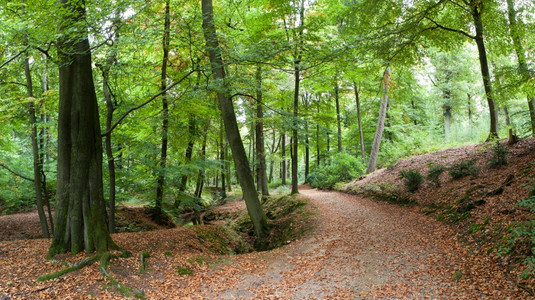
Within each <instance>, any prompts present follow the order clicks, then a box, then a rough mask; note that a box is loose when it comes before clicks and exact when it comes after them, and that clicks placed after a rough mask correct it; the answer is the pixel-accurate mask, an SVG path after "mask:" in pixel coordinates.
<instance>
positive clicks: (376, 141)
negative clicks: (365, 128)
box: [366, 68, 390, 173]
mask: <svg viewBox="0 0 535 300" xmlns="http://www.w3.org/2000/svg"><path fill="white" fill-rule="evenodd" d="M389 86H390V68H387V69H386V70H385V72H384V74H383V99H382V101H381V108H380V110H379V119H378V120H377V128H376V130H375V136H374V137H373V144H372V150H371V152H370V161H369V162H368V168H367V170H366V173H371V172H373V171H375V165H376V163H377V155H378V154H379V147H380V146H381V137H382V136H383V130H384V128H385V118H386V108H387V107H388V93H389V91H388V89H389Z"/></svg>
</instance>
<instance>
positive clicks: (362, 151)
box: [353, 81, 366, 161]
mask: <svg viewBox="0 0 535 300" xmlns="http://www.w3.org/2000/svg"><path fill="white" fill-rule="evenodd" d="M353 90H354V91H355V102H356V103H357V121H358V124H359V139H360V143H359V144H360V155H361V157H362V161H364V160H365V159H366V154H365V152H364V134H363V132H362V117H361V114H360V98H359V89H358V87H357V83H356V82H354V81H353Z"/></svg>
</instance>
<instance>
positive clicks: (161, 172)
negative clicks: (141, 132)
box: [154, 0, 171, 223]
mask: <svg viewBox="0 0 535 300" xmlns="http://www.w3.org/2000/svg"><path fill="white" fill-rule="evenodd" d="M170 31H171V12H170V0H166V1H165V17H164V31H163V39H162V50H163V58H162V72H161V76H160V86H161V91H162V92H163V94H162V113H163V120H162V147H161V153H160V165H159V169H158V179H157V185H156V203H155V205H154V219H155V220H156V221H157V222H158V223H160V222H161V220H162V202H163V194H164V186H165V167H166V164H167V147H168V146H167V145H168V135H169V105H168V103H167V92H166V90H167V64H168V63H169V42H170V37H169V36H170Z"/></svg>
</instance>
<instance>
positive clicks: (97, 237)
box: [48, 0, 117, 257]
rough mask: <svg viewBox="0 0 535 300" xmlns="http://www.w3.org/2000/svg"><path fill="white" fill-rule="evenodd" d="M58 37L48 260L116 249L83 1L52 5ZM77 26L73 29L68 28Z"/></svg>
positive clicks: (68, 1)
mask: <svg viewBox="0 0 535 300" xmlns="http://www.w3.org/2000/svg"><path fill="white" fill-rule="evenodd" d="M58 6H59V7H58V15H59V17H60V33H62V32H63V31H65V30H70V32H71V34H70V35H64V34H61V35H60V36H61V37H62V38H60V39H59V40H58V41H57V47H58V54H59V56H60V59H61V61H60V63H59V116H58V159H57V161H58V168H57V176H58V177H57V194H56V217H55V222H54V226H55V230H54V237H53V238H52V243H51V245H50V249H49V251H48V257H52V256H53V255H55V254H58V253H64V252H67V251H71V252H72V253H73V254H75V253H78V252H80V251H82V250H85V251H86V252H88V253H89V252H93V251H95V250H96V251H98V252H105V251H108V250H109V249H116V248H117V246H116V245H115V243H114V242H113V241H112V239H111V236H110V234H109V231H108V226H107V218H106V203H105V201H104V194H103V185H102V139H101V133H100V123H99V113H98V107H97V97H96V94H95V85H94V83H93V76H92V69H91V52H90V51H91V50H90V46H89V40H88V38H87V32H86V31H87V27H86V26H87V25H86V23H85V2H84V1H73V0H60V1H58ZM73 28H77V29H78V30H74V31H73V30H72V29H73Z"/></svg>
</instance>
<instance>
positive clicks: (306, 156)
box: [305, 121, 310, 182]
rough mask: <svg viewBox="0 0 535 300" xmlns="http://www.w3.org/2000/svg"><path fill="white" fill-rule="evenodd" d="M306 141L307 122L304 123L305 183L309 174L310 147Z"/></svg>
mask: <svg viewBox="0 0 535 300" xmlns="http://www.w3.org/2000/svg"><path fill="white" fill-rule="evenodd" d="M309 142H310V141H309V140H308V122H307V121H305V182H307V181H308V173H309V172H310V145H309Z"/></svg>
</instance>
